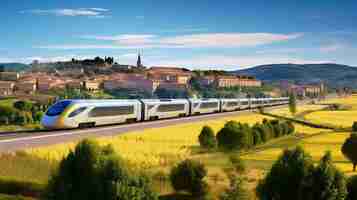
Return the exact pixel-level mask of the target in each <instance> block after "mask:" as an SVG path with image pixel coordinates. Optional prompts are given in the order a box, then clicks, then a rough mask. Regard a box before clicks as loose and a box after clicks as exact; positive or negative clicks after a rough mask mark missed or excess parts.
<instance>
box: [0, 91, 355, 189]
mask: <svg viewBox="0 0 357 200" xmlns="http://www.w3.org/2000/svg"><path fill="white" fill-rule="evenodd" d="M356 100H357V98H356V97H351V98H348V99H337V100H333V102H334V103H336V102H338V103H340V102H341V104H343V103H345V104H348V103H349V104H348V105H351V104H353V102H355V101H356ZM330 101H332V100H330ZM324 103H326V102H324ZM322 108H323V107H322V106H321V105H304V106H299V107H298V115H299V114H301V113H304V112H309V111H314V112H310V113H309V114H307V116H304V117H305V118H306V119H311V117H315V118H316V119H319V120H321V121H322V122H325V123H327V122H330V121H329V120H330V118H328V117H329V116H330V115H329V114H331V113H333V112H341V113H344V111H318V110H321V109H322ZM355 109H357V107H354V106H353V107H352V109H351V110H349V111H348V112H354V110H355ZM321 112H327V113H329V114H327V115H321ZM274 114H278V115H284V116H289V115H290V114H289V112H288V109H279V110H277V111H274ZM341 115H342V114H341ZM341 117H343V115H342V116H341ZM344 117H345V118H342V119H344V120H340V121H335V123H336V125H341V126H349V127H350V126H351V123H352V121H353V120H354V119H353V115H345V116H344ZM264 118H269V117H266V116H264V115H260V114H256V113H251V114H247V115H242V116H235V117H229V118H221V119H218V120H210V121H202V122H194V123H187V124H179V125H173V126H168V127H163V128H152V129H146V130H142V131H136V132H129V133H127V134H123V135H119V136H114V137H105V138H99V139H97V141H98V142H99V143H100V144H102V145H106V144H111V145H113V147H114V149H115V151H117V152H118V153H119V154H120V155H121V156H122V157H123V158H124V159H125V160H127V161H128V163H129V164H130V165H131V166H132V168H133V169H140V170H144V171H147V172H150V173H154V174H155V173H159V172H160V173H161V172H162V173H164V174H165V173H166V174H167V172H168V170H169V169H170V167H171V166H172V165H174V164H175V163H177V162H178V161H180V160H183V159H186V158H192V159H196V160H200V161H201V162H203V163H204V164H205V165H206V166H207V167H208V171H209V179H208V181H209V183H211V184H215V185H217V187H215V189H216V190H218V191H219V190H220V188H222V187H223V186H225V185H227V183H228V182H227V178H226V176H225V173H224V171H225V169H226V168H227V167H229V159H228V157H229V154H227V153H223V152H206V151H202V150H200V148H199V143H198V140H197V138H198V135H199V133H200V130H201V128H202V126H204V125H209V126H211V127H212V128H213V129H214V131H215V132H217V131H218V130H219V129H220V128H222V127H223V125H224V124H225V123H226V122H227V121H229V120H236V121H240V122H243V123H245V122H246V123H249V124H250V125H253V124H255V123H257V122H261V121H262V120H263V119H264ZM346 121H347V122H346ZM340 122H342V123H340ZM343 123H345V124H343ZM295 129H296V132H297V133H296V134H295V135H289V136H284V137H282V138H278V139H274V140H271V141H269V142H268V143H265V144H263V145H260V146H257V147H256V148H254V149H251V150H249V151H247V152H244V153H243V154H242V158H243V160H244V161H245V162H246V165H247V166H248V168H249V170H248V172H247V180H249V181H248V182H249V184H248V185H249V186H251V188H253V187H254V186H255V184H256V182H257V181H258V180H259V179H260V178H261V177H262V176H263V174H264V173H265V172H266V170H267V169H269V168H270V166H271V164H272V162H273V161H274V160H276V159H277V157H278V156H279V155H280V154H281V151H282V149H284V148H292V147H295V146H297V145H300V146H303V147H304V148H305V150H306V151H307V152H309V153H310V154H311V155H312V157H313V159H314V161H318V160H319V159H320V157H321V156H322V155H323V154H324V153H325V151H327V150H329V151H331V152H332V155H333V159H334V161H335V163H336V165H337V167H338V168H340V169H341V170H342V171H344V172H345V173H347V175H351V174H352V172H351V170H352V165H351V164H350V163H349V162H348V161H347V160H346V159H345V158H344V156H343V155H342V154H341V152H340V149H341V145H342V143H343V141H344V140H345V138H346V137H348V136H349V134H350V133H348V132H334V131H333V130H326V129H316V128H310V127H306V126H303V125H298V124H295ZM74 145H75V143H67V144H60V145H54V146H49V147H43V148H37V149H28V150H26V151H25V152H20V153H17V154H5V155H2V156H1V157H0V164H1V166H2V170H0V177H3V178H9V179H16V180H32V181H34V182H42V183H44V182H46V181H47V178H48V176H49V175H50V173H51V171H52V170H54V169H55V167H56V165H57V163H58V161H59V160H60V159H61V158H63V157H64V156H65V155H66V154H67V153H68V152H69V150H70V149H72V148H73V147H74ZM158 185H160V184H158ZM158 190H159V191H160V192H161V193H165V192H167V191H170V187H169V186H167V184H166V185H165V184H164V185H163V186H160V188H159V189H158Z"/></svg>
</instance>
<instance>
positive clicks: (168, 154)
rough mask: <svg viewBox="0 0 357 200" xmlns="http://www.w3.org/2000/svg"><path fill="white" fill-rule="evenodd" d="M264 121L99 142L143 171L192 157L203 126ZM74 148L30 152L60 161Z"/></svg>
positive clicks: (249, 118)
mask: <svg viewBox="0 0 357 200" xmlns="http://www.w3.org/2000/svg"><path fill="white" fill-rule="evenodd" d="M264 118H268V117H265V116H263V115H259V114H247V115H242V116H237V117H229V118H222V119H218V120H210V121H205V122H195V123H189V124H180V125H174V126H168V127H163V128H153V129H146V130H143V131H136V132H131V133H127V134H124V135H120V136H114V137H105V138H100V139H98V142H99V143H100V144H103V145H105V144H112V145H113V146H114V148H115V150H116V151H117V152H119V153H120V155H122V157H124V159H126V160H128V161H129V162H131V163H133V164H135V165H137V166H140V167H141V168H149V167H152V166H166V165H170V164H172V163H173V162H177V161H178V160H181V159H185V158H187V157H189V156H190V155H191V147H192V146H197V145H198V135H199V133H200V131H201V128H202V126H204V125H209V126H211V127H212V128H213V129H214V130H215V131H218V130H219V129H220V128H222V127H223V125H224V124H225V123H226V122H227V121H229V120H236V121H240V122H244V123H245V122H247V123H249V124H254V123H256V122H261V121H262V120H263V119H264ZM74 145H75V144H74V143H69V144H61V145H54V146H50V147H44V148H39V149H30V150H28V151H27V152H29V153H30V154H33V155H36V156H39V157H41V158H45V159H49V160H52V159H55V160H59V159H61V158H62V157H63V156H65V155H66V154H67V153H68V152H69V149H71V148H73V147H74Z"/></svg>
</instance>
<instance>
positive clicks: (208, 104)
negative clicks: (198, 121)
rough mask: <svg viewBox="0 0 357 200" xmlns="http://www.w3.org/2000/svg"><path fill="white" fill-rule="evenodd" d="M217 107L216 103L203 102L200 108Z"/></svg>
mask: <svg viewBox="0 0 357 200" xmlns="http://www.w3.org/2000/svg"><path fill="white" fill-rule="evenodd" d="M217 106H218V103H217V102H203V103H201V106H200V108H216V107H217Z"/></svg>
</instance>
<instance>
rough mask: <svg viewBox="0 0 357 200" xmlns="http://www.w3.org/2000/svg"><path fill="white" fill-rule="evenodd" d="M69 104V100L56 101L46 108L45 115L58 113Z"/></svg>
mask: <svg viewBox="0 0 357 200" xmlns="http://www.w3.org/2000/svg"><path fill="white" fill-rule="evenodd" d="M69 104H71V101H60V102H58V103H56V104H55V105H53V106H51V107H50V108H49V109H48V110H47V112H46V115H48V116H56V115H59V114H61V113H62V112H63V111H64V110H65V109H66V108H67V106H68V105H69Z"/></svg>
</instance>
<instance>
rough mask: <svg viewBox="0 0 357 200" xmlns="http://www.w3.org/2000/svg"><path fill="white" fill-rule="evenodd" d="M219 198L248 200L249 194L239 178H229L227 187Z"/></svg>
mask: <svg viewBox="0 0 357 200" xmlns="http://www.w3.org/2000/svg"><path fill="white" fill-rule="evenodd" d="M219 199H220V200H250V199H251V195H250V193H249V191H248V190H247V189H246V187H245V185H244V184H243V180H242V179H241V178H237V177H232V178H230V184H229V188H228V189H227V190H226V191H224V192H223V194H222V195H221V196H220V197H219Z"/></svg>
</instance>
